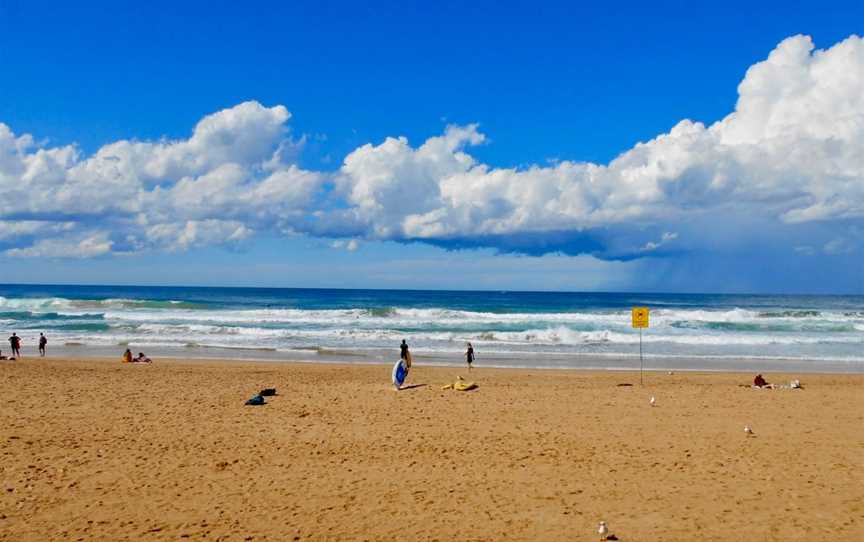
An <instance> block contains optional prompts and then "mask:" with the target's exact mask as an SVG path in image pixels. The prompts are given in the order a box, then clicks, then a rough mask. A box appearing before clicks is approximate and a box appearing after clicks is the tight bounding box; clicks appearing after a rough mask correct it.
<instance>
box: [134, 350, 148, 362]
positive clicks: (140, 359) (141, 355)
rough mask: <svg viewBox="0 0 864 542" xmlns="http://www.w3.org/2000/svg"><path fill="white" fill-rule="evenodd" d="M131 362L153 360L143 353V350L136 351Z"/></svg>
mask: <svg viewBox="0 0 864 542" xmlns="http://www.w3.org/2000/svg"><path fill="white" fill-rule="evenodd" d="M132 363H153V360H152V359H150V358H148V357H147V356H145V355H144V352H138V356H136V357H135V359H133V360H132Z"/></svg>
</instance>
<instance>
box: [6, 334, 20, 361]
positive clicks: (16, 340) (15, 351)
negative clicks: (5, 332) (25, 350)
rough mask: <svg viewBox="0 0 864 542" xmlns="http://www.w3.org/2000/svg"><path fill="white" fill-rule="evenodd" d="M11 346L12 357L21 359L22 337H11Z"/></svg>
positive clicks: (15, 335) (13, 335)
mask: <svg viewBox="0 0 864 542" xmlns="http://www.w3.org/2000/svg"><path fill="white" fill-rule="evenodd" d="M9 346H11V347H12V355H13V356H15V357H16V358H20V357H21V337H19V336H18V335H17V334H15V333H13V334H12V336H11V337H9Z"/></svg>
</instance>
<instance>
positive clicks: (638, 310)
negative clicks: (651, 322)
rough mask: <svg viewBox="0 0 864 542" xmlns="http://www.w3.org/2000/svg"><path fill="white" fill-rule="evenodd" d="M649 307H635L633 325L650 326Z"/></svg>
mask: <svg viewBox="0 0 864 542" xmlns="http://www.w3.org/2000/svg"><path fill="white" fill-rule="evenodd" d="M648 312H649V311H648V307H633V311H632V313H633V327H640V328H641V327H648Z"/></svg>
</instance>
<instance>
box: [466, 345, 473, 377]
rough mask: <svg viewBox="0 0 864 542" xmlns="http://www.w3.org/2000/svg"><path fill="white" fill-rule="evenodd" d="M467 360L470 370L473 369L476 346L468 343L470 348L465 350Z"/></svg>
mask: <svg viewBox="0 0 864 542" xmlns="http://www.w3.org/2000/svg"><path fill="white" fill-rule="evenodd" d="M465 361H466V362H467V363H468V370H469V371H470V370H471V364H472V363H474V347H473V346H471V343H468V350H466V351H465Z"/></svg>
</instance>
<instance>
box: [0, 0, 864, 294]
mask: <svg viewBox="0 0 864 542" xmlns="http://www.w3.org/2000/svg"><path fill="white" fill-rule="evenodd" d="M126 4H127V3H122V2H121V3H117V2H111V3H109V2H103V3H99V2H80V3H59V2H57V3H53V2H39V1H38V0H37V1H27V2H24V1H20V2H19V1H15V0H0V202H2V204H0V283H19V282H20V283H78V284H171V285H174V284H177V285H212V286H217V285H224V286H278V287H340V288H364V287H369V288H435V289H437V288H446V289H508V290H568V291H574V290H575V291H644V292H652V291H665V292H721V293H722V292H730V293H731V292H737V293H836V294H856V293H857V294H864V91H862V89H864V40H862V36H864V2H861V1H860V0H859V1H855V2H831V3H830V4H824V5H813V4H812V3H806V2H789V1H786V2H776V3H775V2H759V3H758V5H752V3H751V2H710V3H709V2H652V3H643V2H639V3H637V2H633V3H627V2H620V3H616V4H615V5H609V6H607V5H601V4H600V3H591V4H587V3H586V4H580V3H577V2H566V3H565V2H562V3H556V2H536V1H535V2H470V3H469V2H452V3H451V2H434V3H432V2H427V3H420V2H393V3H383V2H370V3H368V4H370V5H362V6H361V5H356V4H355V3H344V2H327V1H318V2H295V3H284V2H280V3H275V2H274V3H267V2H246V3H243V4H242V5H237V4H236V3H234V2H200V3H198V2H184V3H182V5H176V4H179V3H176V2H148V3H136V4H134V5H133V4H132V3H128V4H129V5H126Z"/></svg>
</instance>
